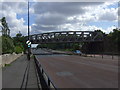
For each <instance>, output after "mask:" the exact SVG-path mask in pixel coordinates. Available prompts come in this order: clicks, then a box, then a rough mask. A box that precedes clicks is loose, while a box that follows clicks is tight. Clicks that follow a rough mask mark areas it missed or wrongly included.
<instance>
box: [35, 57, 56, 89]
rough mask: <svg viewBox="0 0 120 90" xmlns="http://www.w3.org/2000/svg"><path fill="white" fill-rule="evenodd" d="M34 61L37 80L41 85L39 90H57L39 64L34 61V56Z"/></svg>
mask: <svg viewBox="0 0 120 90" xmlns="http://www.w3.org/2000/svg"><path fill="white" fill-rule="evenodd" d="M34 61H35V64H36V68H37V73H38V76H39V80H40V83H41V88H42V89H47V90H57V88H56V87H55V85H54V84H53V82H52V81H51V79H50V78H49V76H48V75H47V74H46V72H45V71H44V69H43V68H42V66H41V64H40V62H39V61H38V60H37V59H36V57H35V56H34Z"/></svg>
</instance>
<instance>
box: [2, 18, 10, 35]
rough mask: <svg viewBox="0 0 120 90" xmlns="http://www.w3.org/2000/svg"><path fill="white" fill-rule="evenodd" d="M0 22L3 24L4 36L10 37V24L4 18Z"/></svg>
mask: <svg viewBox="0 0 120 90" xmlns="http://www.w3.org/2000/svg"><path fill="white" fill-rule="evenodd" d="M0 21H1V24H2V35H4V36H10V29H9V27H8V24H7V22H6V18H5V17H3V18H2V19H1V20H0Z"/></svg>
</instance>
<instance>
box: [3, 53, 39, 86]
mask: <svg viewBox="0 0 120 90" xmlns="http://www.w3.org/2000/svg"><path fill="white" fill-rule="evenodd" d="M28 63H30V64H29V65H30V68H29V72H28V73H29V74H28V83H27V88H38V85H37V77H36V71H35V66H34V60H33V59H31V60H30V61H28V60H27V56H26V55H22V56H21V57H19V58H17V60H15V61H14V62H12V63H11V64H10V65H8V66H6V67H4V68H3V69H2V88H20V87H21V85H22V81H23V77H24V73H25V69H26V67H27V65H28Z"/></svg>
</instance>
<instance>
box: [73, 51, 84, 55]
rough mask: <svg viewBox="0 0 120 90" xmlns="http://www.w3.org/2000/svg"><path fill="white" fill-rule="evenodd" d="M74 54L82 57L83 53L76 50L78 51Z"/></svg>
mask: <svg viewBox="0 0 120 90" xmlns="http://www.w3.org/2000/svg"><path fill="white" fill-rule="evenodd" d="M74 54H77V55H82V52H81V51H80V50H76V51H75V52H74Z"/></svg>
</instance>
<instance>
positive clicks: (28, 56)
mask: <svg viewBox="0 0 120 90" xmlns="http://www.w3.org/2000/svg"><path fill="white" fill-rule="evenodd" d="M28 41H30V30H29V0H28ZM27 58H28V60H30V46H29V45H28V55H27Z"/></svg>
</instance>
